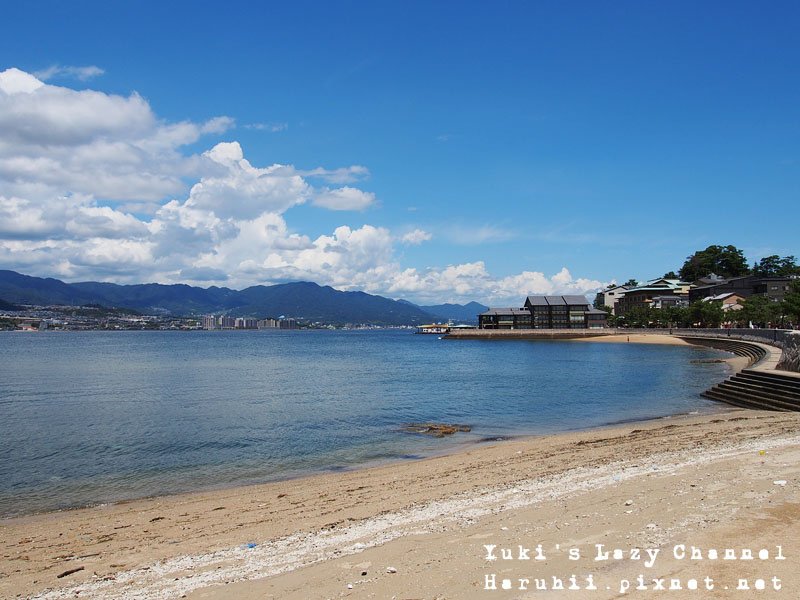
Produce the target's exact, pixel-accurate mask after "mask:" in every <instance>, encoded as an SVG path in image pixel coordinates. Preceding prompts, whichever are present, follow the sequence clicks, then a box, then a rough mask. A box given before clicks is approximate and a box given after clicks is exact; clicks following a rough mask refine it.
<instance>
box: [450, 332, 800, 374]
mask: <svg viewBox="0 0 800 600" xmlns="http://www.w3.org/2000/svg"><path fill="white" fill-rule="evenodd" d="M633 334H637V335H670V336H674V337H680V338H688V339H687V341H691V342H694V343H699V344H701V343H702V340H703V339H708V340H720V341H723V340H730V341H733V340H738V341H741V342H754V343H755V344H762V345H763V344H767V345H769V346H773V347H776V348H780V349H781V350H782V351H784V352H783V353H784V357H783V358H782V359H781V360H780V362H778V357H779V356H780V354H781V353H777V352H776V353H772V354H774V355H775V361H774V362H772V361H770V362H771V363H772V364H771V365H770V366H769V367H767V368H777V369H781V370H785V371H794V372H796V373H798V372H800V332H798V331H790V330H788V329H683V328H672V329H614V328H608V329H465V330H455V331H451V332H450V333H448V334H447V335H446V336H445V338H447V339H456V340H457V339H473V340H474V339H484V340H486V339H500V340H503V339H504V340H512V339H521V340H568V339H584V338H592V337H605V336H612V335H633ZM706 345H711V343H709V344H706ZM729 346H730V347H733V346H734V344H730V345H729ZM736 346H737V347H739V348H743V347H742V346H741V345H736ZM715 347H718V348H720V349H723V350H726V349H727V348H723V347H722V345H715ZM731 351H732V352H734V353H735V354H739V355H740V356H750V355H751V354H752V352H750V351H746V350H744V349H743V351H742V352H741V353H739V352H736V351H734V350H731ZM756 352H757V353H759V354H760V351H756ZM767 354H768V355H769V354H770V353H769V352H768V353H767ZM762 358H763V356H757V357H755V358H754V360H753V362H758V361H759V360H761V359H762ZM776 363H777V364H776ZM751 364H752V363H751Z"/></svg>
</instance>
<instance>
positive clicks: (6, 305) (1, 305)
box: [0, 298, 19, 310]
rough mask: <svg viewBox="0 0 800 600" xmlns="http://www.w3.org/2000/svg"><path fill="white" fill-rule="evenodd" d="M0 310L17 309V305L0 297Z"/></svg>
mask: <svg viewBox="0 0 800 600" xmlns="http://www.w3.org/2000/svg"><path fill="white" fill-rule="evenodd" d="M0 310H19V306H16V305H14V304H11V303H10V302H6V301H5V300H3V299H2V298H0Z"/></svg>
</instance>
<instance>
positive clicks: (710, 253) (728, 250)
mask: <svg viewBox="0 0 800 600" xmlns="http://www.w3.org/2000/svg"><path fill="white" fill-rule="evenodd" d="M710 273H716V274H717V275H720V276H721V277H740V276H742V275H747V274H749V273H750V268H749V267H748V266H747V260H746V259H745V257H744V253H743V252H742V251H741V250H739V249H738V248H737V247H736V246H709V247H708V248H706V249H705V250H698V251H697V252H695V253H694V254H692V255H691V256H688V257H687V258H686V262H684V263H683V266H682V267H681V269H680V271H678V274H679V275H680V276H681V279H682V280H683V281H696V280H698V279H700V278H701V277H705V276H706V275H709V274H710Z"/></svg>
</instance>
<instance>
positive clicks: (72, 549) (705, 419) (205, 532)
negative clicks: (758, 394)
mask: <svg viewBox="0 0 800 600" xmlns="http://www.w3.org/2000/svg"><path fill="white" fill-rule="evenodd" d="M629 340H630V342H631V343H662V344H663V343H669V344H686V342H684V341H682V340H680V339H676V338H671V337H667V336H647V335H639V334H634V335H630V336H628V335H621V336H609V337H605V338H591V339H585V340H581V341H584V342H591V343H598V342H599V343H603V342H618V343H622V342H628V341H629ZM728 360H729V362H731V363H732V367H733V368H740V367H741V366H742V365H740V364H739V363H740V362H741V360H742V359H740V358H731V359H728ZM798 482H800V414H796V413H774V412H760V411H746V410H738V409H732V408H727V407H725V406H724V405H720V408H719V411H718V412H717V413H714V414H711V415H679V416H673V417H666V418H662V419H657V420H652V421H647V422H640V423H630V424H625V425H620V426H614V427H605V428H601V429H595V430H591V431H582V432H574V433H564V434H559V435H550V436H541V437H530V438H524V439H517V440H510V441H496V442H481V443H477V444H470V445H468V446H464V447H463V449H462V450H461V451H458V452H456V453H454V454H449V455H446V456H438V457H433V458H428V459H424V460H417V461H412V462H403V463H396V464H390V465H385V466H380V467H374V468H367V469H361V470H356V471H349V472H341V473H335V474H325V475H317V476H311V477H306V478H302V479H296V480H289V481H283V482H277V483H269V484H264V485H256V486H247V487H240V488H234V489H226V490H219V491H211V492H202V493H192V494H182V495H176V496H169V497H160V498H151V499H143V500H137V501H132V502H123V503H119V504H114V505H104V506H97V507H91V508H85V509H77V510H70V511H63V512H57V513H49V514H42V515H34V516H28V517H22V518H15V519H7V520H4V521H0V550H1V552H2V554H0V597H2V598H14V597H25V598H52V599H56V598H75V597H80V598H130V599H150V598H159V599H160V598H194V599H214V600H216V599H220V600H221V599H223V598H245V599H250V598H252V599H256V598H259V599H263V598H275V599H277V598H297V599H301V598H319V599H324V598H396V599H409V600H410V599H423V598H424V599H458V598H493V597H503V598H564V597H571V598H619V597H642V598H644V597H649V595H650V594H653V593H658V592H659V591H661V587H662V586H663V587H664V588H666V589H669V588H670V586H672V587H673V591H671V592H670V591H666V592H664V593H669V594H670V596H671V597H674V598H685V597H704V598H705V597H714V598H742V597H749V594H752V593H755V592H756V591H758V593H759V594H760V595H762V596H764V595H775V596H776V597H777V595H781V596H782V597H794V596H795V595H797V593H798V591H799V590H800V576H798V575H797V573H796V568H795V567H796V566H797V564H798V558H797V557H798V556H799V555H800V542H798V539H800V526H798V520H800V488H799V487H798ZM504 551H505V552H507V553H509V554H508V555H510V556H512V558H511V559H509V560H506V559H504V558H502V557H503V552H504ZM726 551H727V552H729V553H731V552H732V553H733V554H731V555H730V556H736V559H735V560H734V559H731V558H730V557H729V558H728V559H725V552H726ZM615 552H616V554H615ZM714 552H716V553H717V554H718V558H713V553H714ZM692 553H694V556H693V554H692ZM751 555H752V556H753V557H754V558H753V559H752V560H748V559H749V557H750V556H751ZM760 556H761V557H763V558H759V557H760ZM495 557H496V558H497V560H493V558H495ZM571 578H572V579H571ZM740 580H741V581H740ZM762 584H763V587H764V589H763V590H761V589H758V590H756V587H757V586H758V587H759V588H760V587H761V586H762ZM559 585H563V587H564V589H559ZM745 585H746V586H749V587H750V588H751V589H750V590H747V589H737V587H738V588H742V586H745ZM537 586H538V588H537ZM676 586H677V587H676ZM695 586H696V587H697V590H695V589H694V587H695ZM506 588H507V589H506ZM595 588H596V589H595ZM712 588H713V589H712ZM778 588H780V589H778Z"/></svg>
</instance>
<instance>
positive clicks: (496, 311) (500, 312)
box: [479, 308, 531, 317]
mask: <svg viewBox="0 0 800 600" xmlns="http://www.w3.org/2000/svg"><path fill="white" fill-rule="evenodd" d="M529 314H531V313H530V311H529V310H526V309H524V308H490V309H489V310H487V311H484V312H482V313H481V314H480V315H479V316H481V317H484V316H487V317H489V316H509V315H529Z"/></svg>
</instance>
